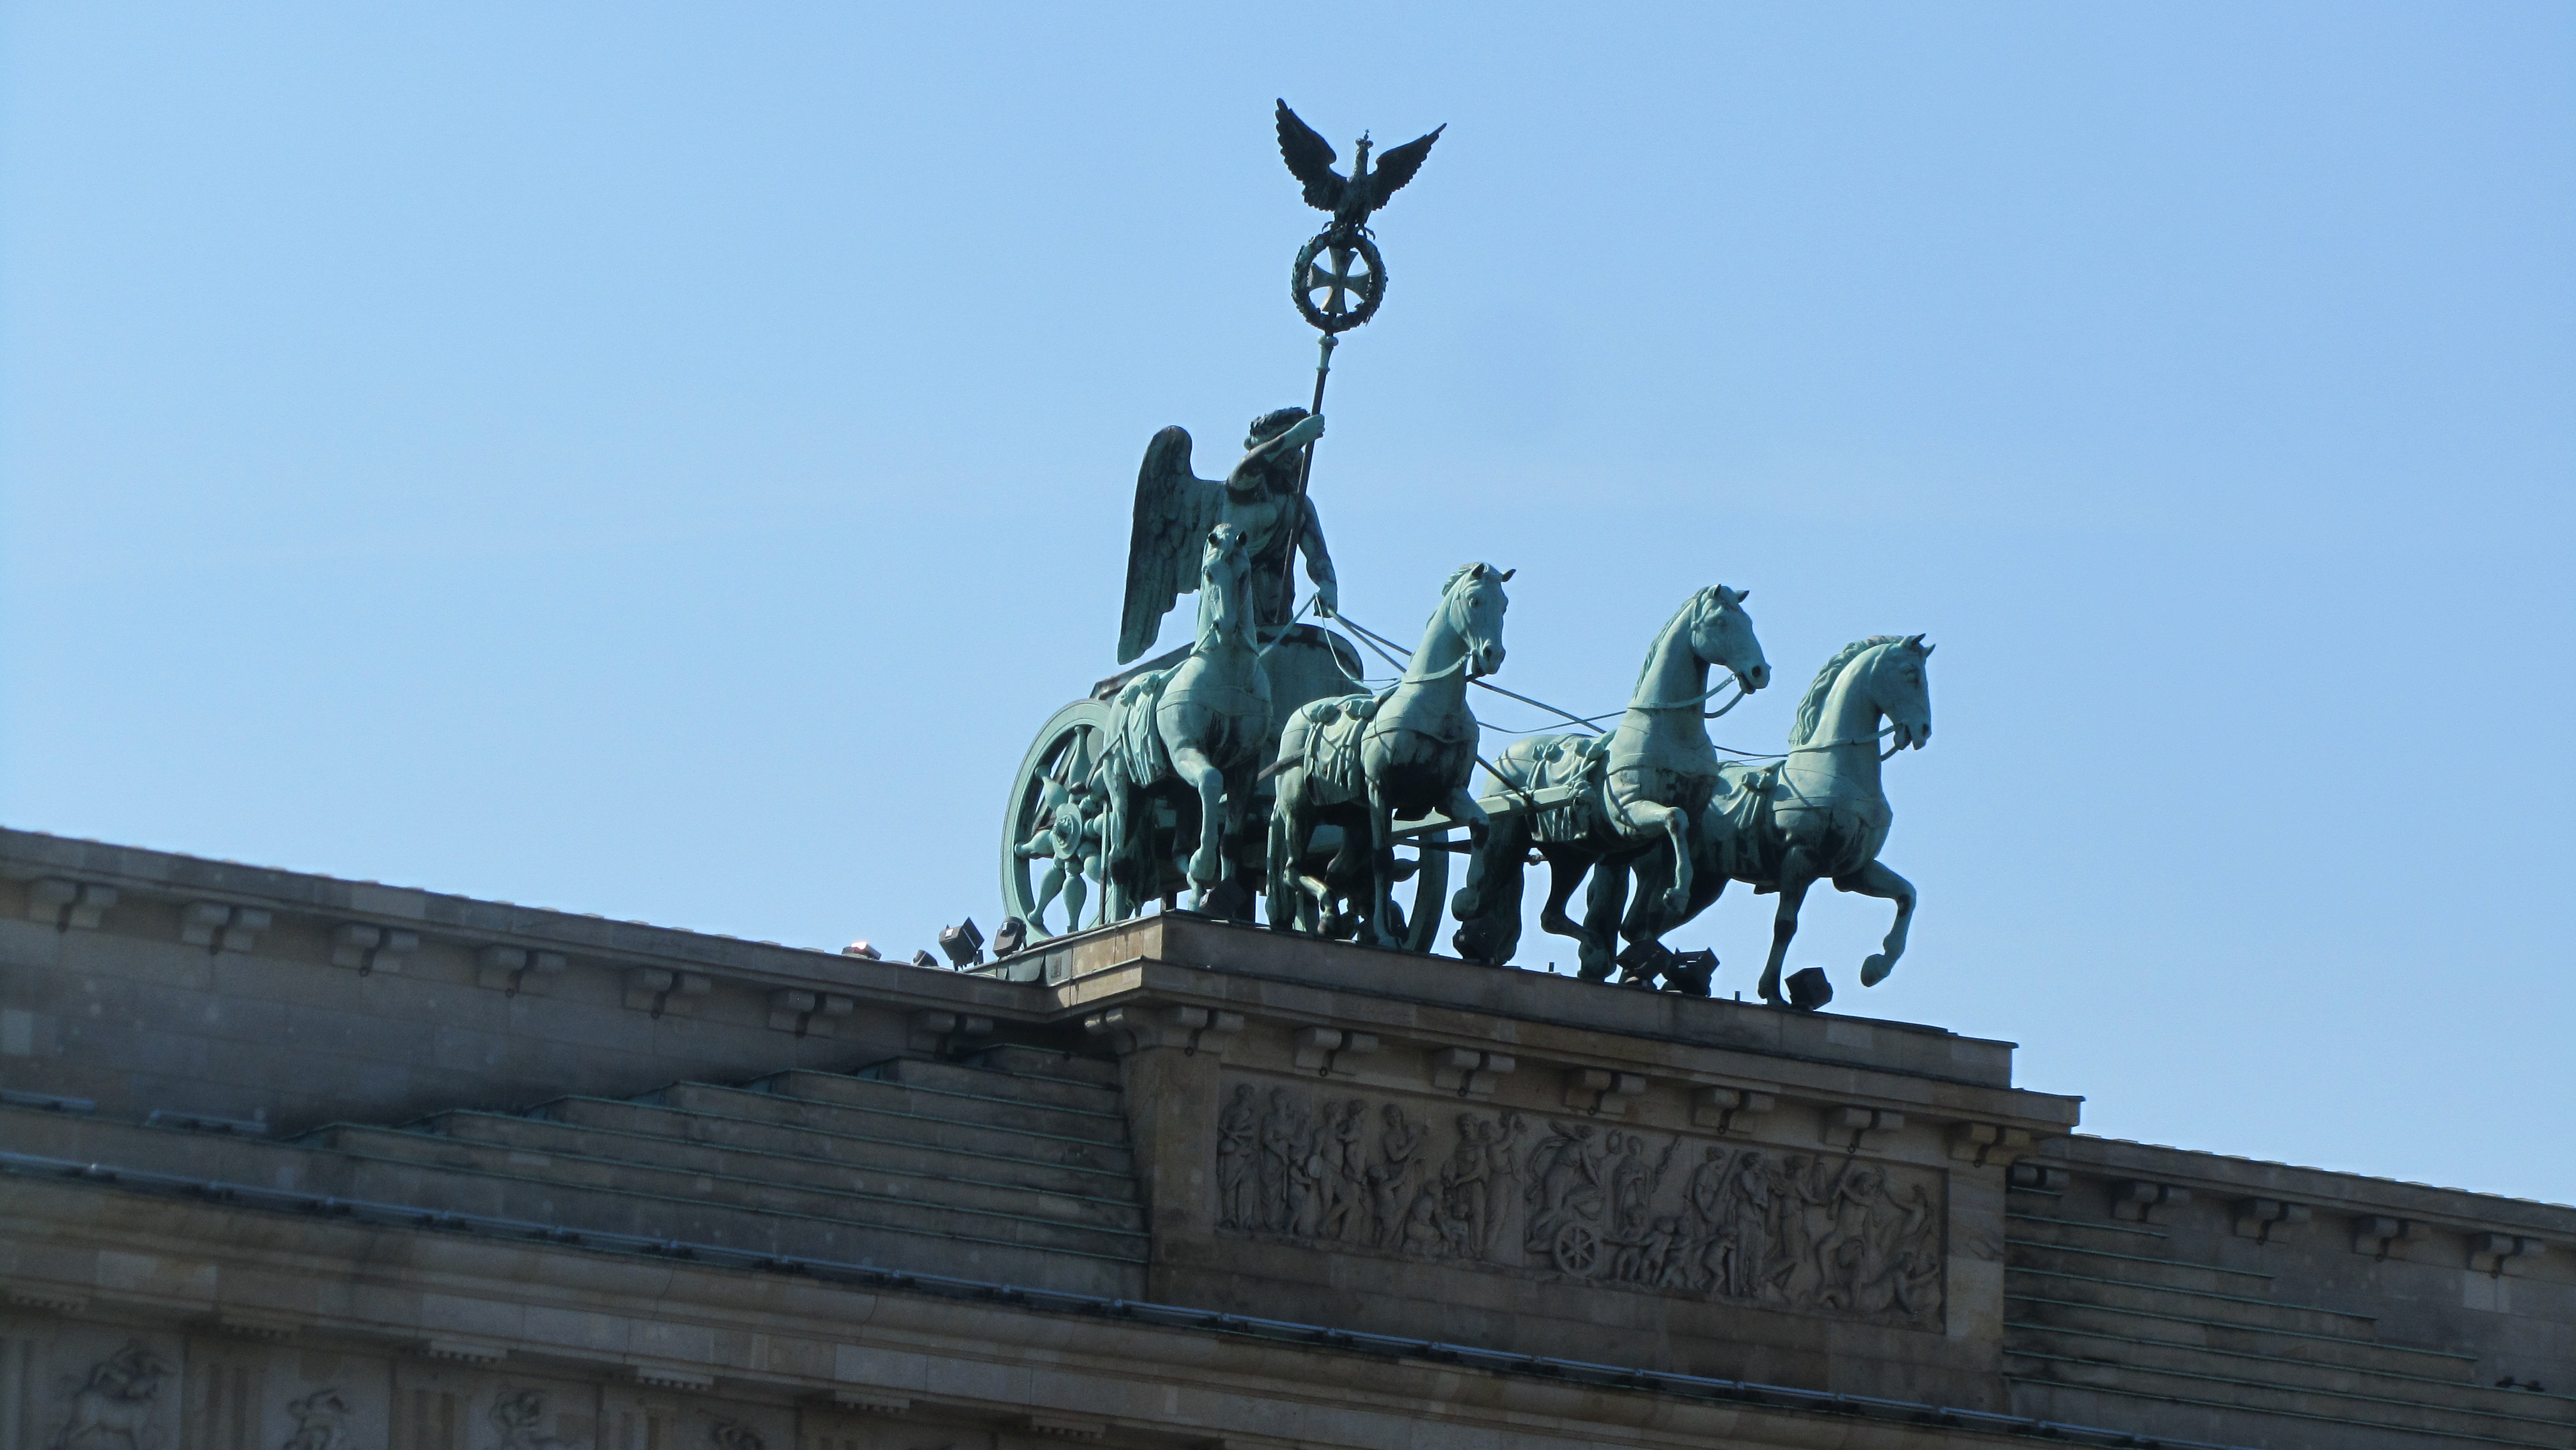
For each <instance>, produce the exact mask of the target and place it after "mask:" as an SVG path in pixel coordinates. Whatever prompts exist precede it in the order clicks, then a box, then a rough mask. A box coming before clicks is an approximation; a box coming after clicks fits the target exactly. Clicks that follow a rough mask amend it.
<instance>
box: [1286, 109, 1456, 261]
mask: <svg viewBox="0 0 2576 1450" xmlns="http://www.w3.org/2000/svg"><path fill="white" fill-rule="evenodd" d="M1448 129H1449V128H1448V126H1446V125H1445V124H1444V125H1441V126H1437V127H1434V128H1433V129H1432V132H1431V134H1430V135H1428V136H1417V137H1415V138H1414V139H1412V140H1410V141H1407V142H1405V143H1404V144H1403V145H1401V146H1396V147H1392V148H1390V149H1388V150H1387V151H1385V152H1383V153H1381V154H1380V155H1379V156H1378V158H1377V169H1376V170H1374V171H1372V170H1370V169H1369V139H1368V137H1366V136H1362V137H1360V140H1359V154H1358V155H1356V156H1354V157H1353V158H1352V160H1351V174H1350V175H1348V176H1343V175H1342V174H1340V173H1339V172H1336V171H1335V170H1333V163H1334V162H1335V161H1337V160H1339V159H1340V158H1339V157H1337V156H1335V155H1334V154H1333V147H1332V143H1331V142H1329V141H1326V140H1325V139H1324V138H1323V137H1322V136H1321V135H1318V134H1317V133H1316V131H1315V128H1314V127H1312V126H1309V125H1307V124H1306V123H1305V122H1303V121H1300V120H1298V119H1297V113H1296V112H1294V111H1292V110H1289V109H1288V103H1287V102H1286V101H1284V100H1283V101H1281V102H1280V103H1279V155H1280V157H1281V158H1282V159H1284V160H1285V161H1287V163H1288V170H1289V171H1290V172H1291V173H1293V174H1294V175H1295V176H1296V178H1297V179H1298V180H1299V181H1302V182H1304V183H1305V184H1306V204H1307V205H1308V206H1311V207H1313V208H1315V209H1316V210H1317V211H1324V212H1330V213H1332V215H1333V227H1332V229H1333V230H1334V231H1335V232H1337V233H1341V234H1343V235H1348V234H1350V233H1353V232H1357V231H1359V230H1360V229H1361V228H1362V227H1364V226H1366V225H1367V224H1368V218H1369V213H1370V212H1373V211H1376V210H1377V209H1378V208H1379V207H1382V206H1384V205H1386V203H1387V199H1388V198H1389V197H1392V196H1394V195H1395V194H1396V193H1397V192H1398V191H1401V190H1402V189H1403V188H1404V184H1405V183H1406V182H1408V181H1411V180H1412V179H1413V173H1415V172H1417V171H1420V170H1421V169H1422V162H1423V158H1425V157H1427V156H1429V155H1430V154H1431V143H1432V142H1434V141H1437V140H1439V139H1440V133H1441V132H1442V131H1446V130H1448Z"/></svg>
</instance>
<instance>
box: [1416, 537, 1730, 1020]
mask: <svg viewBox="0 0 2576 1450" xmlns="http://www.w3.org/2000/svg"><path fill="white" fill-rule="evenodd" d="M1749 592H1750V591H1747V590H1739V589H1729V588H1728V587H1726V586H1725V585H1723V584H1712V585H1710V586H1708V587H1707V588H1705V589H1701V590H1699V591H1697V592H1696V593H1694V594H1692V595H1691V596H1690V598H1688V599H1685V600H1683V601H1682V605H1681V608H1680V609H1678V610H1675V611H1674V613H1673V617H1672V618H1671V619H1670V620H1668V621H1666V622H1665V624H1664V627H1663V629H1662V630H1661V631H1659V632H1658V633H1657V634H1656V635H1655V639H1654V643H1652V644H1651V645H1649V646H1647V649H1646V662H1645V665H1644V666H1643V667H1642V668H1641V669H1640V670H1639V671H1638V672H1637V686H1636V689H1635V690H1634V691H1632V692H1631V693H1630V695H1629V698H1628V707H1627V709H1626V711H1625V712H1624V713H1622V714H1621V715H1620V717H1619V724H1618V726H1617V728H1615V729H1613V730H1612V731H1611V732H1610V733H1609V734H1608V735H1606V736H1601V735H1595V736H1585V735H1572V734H1561V735H1530V736H1524V737H1522V738H1521V739H1520V740H1517V741H1515V742H1513V743H1512V744H1511V745H1510V746H1509V747H1507V748H1506V749H1505V750H1504V751H1503V752H1502V753H1501V754H1500V755H1499V756H1497V757H1495V760H1494V765H1495V767H1496V768H1497V770H1498V771H1499V772H1500V774H1501V777H1502V780H1503V784H1504V786H1505V787H1506V788H1507V789H1508V790H1516V791H1520V792H1525V793H1526V792H1533V791H1537V790H1540V789H1542V788H1545V787H1549V786H1560V785H1572V786H1575V787H1576V788H1577V789H1578V790H1579V791H1580V792H1581V793H1580V795H1578V796H1577V798H1576V800H1575V801H1574V803H1573V804H1572V805H1570V806H1565V807H1561V808H1558V809H1553V810H1545V811H1536V812H1524V813H1515V814H1512V815H1510V816H1507V817H1506V818H1505V819H1503V820H1502V821H1500V822H1498V823H1496V824H1494V825H1493V826H1492V828H1491V829H1490V830H1489V831H1488V832H1487V833H1486V835H1485V837H1484V838H1483V840H1482V842H1481V843H1480V844H1479V845H1478V846H1477V848H1476V852H1475V856H1474V858H1473V860H1472V861H1471V863H1470V864H1469V866H1468V871H1467V887H1466V890H1465V891H1463V892H1461V893H1460V895H1459V900H1458V902H1457V903H1456V911H1457V915H1458V919H1459V921H1460V922H1461V923H1462V924H1461V926H1460V927H1459V930H1458V933H1457V936H1456V937H1455V938H1454V939H1453V945H1455V946H1456V947H1457V949H1458V954H1459V955H1460V956H1463V957H1466V958H1467V959H1468V960H1470V961H1485V962H1492V963H1496V964H1500V963H1503V962H1507V961H1509V960H1511V957H1512V953H1513V951H1514V949H1515V948H1516V947H1517V946H1518V945H1519V940H1520V926H1521V879H1522V869H1523V865H1524V862H1525V861H1526V860H1527V858H1528V855H1529V851H1530V848H1531V847H1532V846H1533V845H1535V846H1536V847H1537V849H1538V852H1539V854H1540V856H1541V857H1543V858H1544V859H1545V860H1546V862H1547V864H1548V895H1547V906H1546V908H1545V910H1544V911H1543V912H1542V913H1541V914H1540V917H1539V920H1540V924H1541V925H1543V926H1544V927H1545V928H1546V929H1547V930H1549V931H1551V932H1554V933H1556V934H1558V935H1560V936H1570V937H1573V938H1574V939H1575V940H1576V941H1577V942H1579V943H1581V947H1582V958H1581V961H1582V967H1581V971H1582V975H1583V976H1584V977H1585V978H1586V979H1588V980H1591V981H1599V980H1601V979H1603V978H1605V977H1607V976H1609V975H1610V969H1611V965H1612V963H1613V960H1614V959H1615V957H1616V954H1617V952H1618V949H1619V948H1618V943H1617V940H1616V934H1615V932H1613V931H1610V930H1596V929H1595V927H1594V926H1593V924H1592V923H1591V922H1590V921H1589V920H1587V921H1586V922H1584V923H1582V924H1579V925H1578V924H1577V923H1576V922H1574V921H1572V920H1571V919H1569V918H1568V917H1567V916H1566V914H1565V903H1566V901H1567V899H1568V898H1569V897H1571V896H1572V895H1573V892H1574V888H1575V885H1576V884H1577V883H1579V882H1580V881H1582V880H1583V879H1584V876H1585V874H1586V873H1589V872H1594V871H1596V870H1597V871H1599V872H1600V873H1601V875H1602V877H1603V878H1605V879H1606V878H1607V877H1608V876H1611V875H1613V874H1615V875H1618V876H1619V878H1620V889H1621V892H1622V894H1624V892H1625V889H1626V878H1625V873H1626V872H1627V870H1628V867H1629V865H1630V863H1632V862H1634V861H1635V860H1636V859H1637V858H1638V857H1640V856H1643V855H1644V854H1646V853H1647V852H1649V851H1655V850H1657V849H1659V848H1660V849H1661V850H1662V852H1663V856H1664V859H1666V860H1673V859H1678V860H1679V861H1680V862H1681V868H1682V869H1681V870H1680V871H1679V872H1678V873H1676V872H1673V871H1670V870H1667V871H1665V872H1664V878H1665V880H1667V881H1668V882H1670V883H1671V884H1670V885H1668V886H1666V887H1665V888H1664V890H1663V892H1662V895H1661V897H1660V899H1659V900H1658V901H1656V902H1655V903H1654V904H1653V905H1654V909H1653V910H1652V911H1651V912H1649V911H1647V903H1645V902H1642V901H1641V902H1640V903H1639V910H1640V912H1642V913H1645V915H1644V916H1641V917H1640V919H1639V921H1638V923H1637V925H1638V928H1639V929H1640V930H1641V931H1643V932H1645V933H1646V936H1647V937H1648V938H1649V939H1651V938H1655V937H1660V936H1661V935H1662V932H1663V930H1664V929H1668V928H1666V927H1665V926H1664V923H1665V922H1666V921H1667V920H1669V922H1670V924H1672V925H1678V924H1679V923H1680V921H1681V920H1683V919H1684V908H1685V906H1686V904H1687V903H1688V901H1689V900H1690V896H1691V887H1692V868H1693V865H1694V862H1693V858H1692V851H1691V846H1692V842H1693V841H1694V839H1696V837H1697V836H1698V834H1699V831H1700V818H1701V816H1702V814H1703V813H1704V812H1705V811H1706V810H1707V809H1708V805H1709V802H1710V801H1711V800H1712V799H1713V798H1714V797H1715V796H1716V795H1717V793H1718V791H1719V788H1720V783H1721V775H1720V767H1719V764H1718V759H1717V749H1716V747H1715V746H1714V745H1713V744H1712V743H1711V742H1710V740H1709V738H1708V724H1707V721H1708V718H1710V715H1711V714H1723V713H1725V711H1724V710H1719V711H1715V712H1704V711H1703V710H1702V708H1701V707H1702V706H1704V705H1706V704H1707V703H1708V700H1709V697H1710V696H1712V695H1714V694H1716V693H1717V692H1718V690H1721V689H1724V688H1726V686H1727V684H1729V683H1732V684H1733V685H1734V686H1735V687H1736V688H1737V689H1739V690H1740V691H1741V692H1742V694H1743V695H1749V694H1751V693H1753V692H1754V691H1756V690H1759V689H1761V688H1762V687H1763V686H1764V685H1767V684H1769V683H1770V682H1771V666H1770V664H1769V663H1768V662H1767V661H1765V660H1764V659H1763V657H1762V642H1761V641H1760V640H1759V639H1756V638H1755V637H1754V633H1753V620H1752V618H1751V616H1749V615H1747V614H1746V613H1745V612H1744V600H1745V596H1746V595H1747V594H1748V593H1749ZM1712 668H1716V669H1722V670H1724V671H1726V672H1727V673H1726V677H1725V679H1723V680H1721V681H1720V683H1719V684H1718V686H1717V687H1716V688H1714V689H1713V688H1711V687H1710V685H1709V682H1708V676H1709V671H1710V670H1711V669H1712ZM1737 698H1739V699H1741V698H1742V695H1739V696H1738V697H1737ZM1727 708H1729V709H1731V708H1733V702H1729V705H1728V706H1727ZM1598 889H1599V888H1598V885H1597V883H1596V891H1597V890H1598ZM1612 919H1613V921H1614V922H1615V920H1616V913H1615V911H1614V913H1613V918H1612Z"/></svg>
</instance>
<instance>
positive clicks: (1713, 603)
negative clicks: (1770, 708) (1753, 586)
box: [1690, 584, 1771, 695]
mask: <svg viewBox="0 0 2576 1450" xmlns="http://www.w3.org/2000/svg"><path fill="white" fill-rule="evenodd" d="M1752 592H1753V591H1752V590H1750V589H1729V588H1727V587H1726V586H1725V585H1723V584H1711V585H1710V586H1708V587H1707V588H1706V589H1703V590H1701V591H1700V594H1699V605H1698V608H1697V610H1696V612H1695V613H1694V614H1693V615H1692V617H1691V625H1690V646H1691V653H1692V654H1695V655H1697V656H1699V657H1700V658H1701V659H1703V660H1705V661H1707V662H1708V663H1710V664H1713V665H1719V666H1723V667H1724V668H1725V669H1727V670H1729V671H1731V672H1732V673H1733V674H1734V676H1735V683H1736V684H1737V685H1738V686H1739V687H1741V688H1742V689H1743V691H1744V693H1746V694H1748V695H1749V694H1752V693H1753V692H1754V691H1756V690H1758V689H1761V688H1762V687H1763V686H1764V685H1767V684H1769V683H1771V664H1770V662H1769V661H1768V660H1765V659H1764V658H1763V657H1762V641H1760V640H1758V639H1756V638H1754V637H1753V616H1751V615H1749V614H1746V613H1745V612H1744V600H1745V596H1747V595H1749V594H1751V593H1752Z"/></svg>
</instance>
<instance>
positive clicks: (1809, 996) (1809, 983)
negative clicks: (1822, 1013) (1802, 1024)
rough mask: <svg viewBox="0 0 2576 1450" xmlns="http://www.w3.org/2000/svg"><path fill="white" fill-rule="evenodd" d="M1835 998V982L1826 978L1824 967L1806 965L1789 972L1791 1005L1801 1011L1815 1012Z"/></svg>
mask: <svg viewBox="0 0 2576 1450" xmlns="http://www.w3.org/2000/svg"><path fill="white" fill-rule="evenodd" d="M1832 1000H1834V984H1833V983H1831V982H1829V981H1826V980H1825V969H1824V968H1822V967H1805V968H1801V969H1800V970H1798V971H1794V972H1791V973H1790V974H1789V1005H1790V1006H1792V1007H1795V1008H1797V1009H1798V1010H1799V1011H1801V1012H1813V1011H1815V1010H1816V1009H1817V1008H1819V1007H1822V1006H1824V1005H1825V1004H1826V1003H1827V1002H1830V1001H1832Z"/></svg>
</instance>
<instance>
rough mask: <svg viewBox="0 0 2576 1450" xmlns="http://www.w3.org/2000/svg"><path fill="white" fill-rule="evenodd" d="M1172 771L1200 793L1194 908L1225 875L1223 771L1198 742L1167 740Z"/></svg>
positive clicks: (1192, 889)
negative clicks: (1200, 747) (1201, 748)
mask: <svg viewBox="0 0 2576 1450" xmlns="http://www.w3.org/2000/svg"><path fill="white" fill-rule="evenodd" d="M1164 745H1165V748H1166V749H1168V750H1169V751H1170V752H1171V756H1172V773H1173V774H1174V775H1177V776H1179V777H1180V778H1181V779H1182V780H1183V781H1184V782H1186V783H1187V784H1188V785H1189V787H1190V788H1191V789H1192V790H1195V791H1197V792H1198V796H1199V849H1198V852H1197V854H1195V855H1193V856H1191V857H1190V861H1189V868H1188V874H1189V878H1190V909H1191V910H1192V911H1196V910H1198V908H1199V905H1200V903H1202V902H1204V901H1206V900H1207V894H1208V892H1209V891H1210V890H1211V889H1212V888H1214V887H1215V885H1216V884H1217V882H1219V881H1221V880H1223V879H1224V877H1225V852H1224V849H1223V845H1224V841H1225V804H1224V803H1225V772H1224V771H1221V770H1219V769H1217V768H1216V762H1215V761H1213V760H1210V759H1208V758H1207V754H1206V752H1204V751H1202V750H1200V749H1199V747H1198V744H1197V742H1195V741H1191V742H1186V743H1184V742H1181V741H1166V742H1164Z"/></svg>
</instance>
